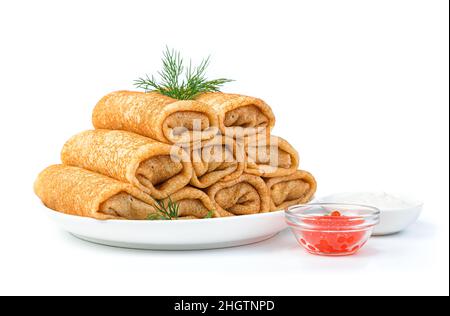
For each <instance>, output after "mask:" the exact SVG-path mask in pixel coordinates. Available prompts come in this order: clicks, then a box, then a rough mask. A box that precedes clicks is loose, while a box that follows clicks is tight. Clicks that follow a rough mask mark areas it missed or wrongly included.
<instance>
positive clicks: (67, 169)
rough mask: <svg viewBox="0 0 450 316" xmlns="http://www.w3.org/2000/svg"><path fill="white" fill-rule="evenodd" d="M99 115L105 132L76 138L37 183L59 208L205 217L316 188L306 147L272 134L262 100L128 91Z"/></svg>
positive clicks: (107, 100) (261, 208) (99, 215)
mask: <svg viewBox="0 0 450 316" xmlns="http://www.w3.org/2000/svg"><path fill="white" fill-rule="evenodd" d="M92 120H93V125H94V127H95V129H93V130H88V131H84V132H82V133H80V134H78V135H75V136H73V137H72V138H71V139H69V140H68V141H67V143H66V144H65V145H64V147H63V149H62V152H61V161H62V164H59V165H53V166H50V167H48V168H46V169H45V170H44V171H42V172H41V173H40V174H39V176H38V178H37V180H36V182H35V192H36V194H37V195H38V196H39V198H40V199H41V200H42V202H43V203H44V204H45V205H46V206H47V207H49V208H51V209H53V210H56V211H59V212H62V213H66V214H71V215H78V216H85V217H92V218H96V219H100V220H106V219H129V220H145V219H202V218H209V217H226V216H236V215H248V214H257V213H265V212H271V211H276V210H281V209H285V208H286V207H289V206H291V205H295V204H301V203H307V202H309V201H310V200H311V199H312V197H313V195H314V194H315V191H316V181H315V179H314V177H313V176H312V175H311V174H310V173H308V172H307V171H303V170H298V169H299V168H298V167H299V156H298V153H297V151H296V150H295V149H294V148H293V147H292V146H291V145H290V144H289V143H288V142H287V141H286V140H284V139H282V138H279V137H276V136H273V135H271V130H272V128H273V126H274V124H275V117H274V114H273V112H272V110H271V108H270V107H269V106H268V105H267V104H266V103H265V102H264V101H262V100H260V99H257V98H253V97H248V96H242V95H237V94H227V93H222V92H208V93H204V94H200V95H199V96H197V97H196V98H195V99H194V100H177V99H173V98H171V97H168V96H165V95H162V94H159V93H158V92H132V91H118V92H113V93H110V94H108V95H106V96H105V97H103V98H102V99H101V100H100V101H99V102H98V104H97V105H96V107H95V109H94V111H93V115H92ZM167 210H168V212H166V211H167ZM174 210H175V211H176V212H175V213H176V214H174V212H172V211H174ZM167 213H169V214H167Z"/></svg>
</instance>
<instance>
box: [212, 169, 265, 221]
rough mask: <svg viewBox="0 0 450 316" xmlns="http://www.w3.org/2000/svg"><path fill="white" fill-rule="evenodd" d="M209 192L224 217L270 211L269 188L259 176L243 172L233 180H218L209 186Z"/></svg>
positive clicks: (216, 207)
mask: <svg viewBox="0 0 450 316" xmlns="http://www.w3.org/2000/svg"><path fill="white" fill-rule="evenodd" d="M207 193H208V195H209V198H210V199H211V201H212V202H213V203H214V206H215V209H216V210H217V211H218V212H219V214H220V216H223V217H224V216H233V215H248V214H257V213H266V212H269V211H270V195H269V190H268V188H267V186H266V184H265V182H264V180H263V179H262V178H260V177H257V176H253V175H249V174H243V175H241V176H240V177H239V178H237V179H235V180H232V181H227V182H218V183H216V184H214V185H213V186H211V187H210V188H208V189H207Z"/></svg>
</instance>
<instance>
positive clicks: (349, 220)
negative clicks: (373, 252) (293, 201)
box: [286, 203, 380, 256]
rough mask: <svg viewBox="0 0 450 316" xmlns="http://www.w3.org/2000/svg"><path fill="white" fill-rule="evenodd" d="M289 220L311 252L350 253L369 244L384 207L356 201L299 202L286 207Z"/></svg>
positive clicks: (344, 254)
mask: <svg viewBox="0 0 450 316" xmlns="http://www.w3.org/2000/svg"><path fill="white" fill-rule="evenodd" d="M286 221H287V223H288V225H289V226H290V227H291V230H292V232H293V233H294V235H295V237H296V238H297V240H298V242H299V244H300V245H301V246H302V247H304V248H305V249H306V250H307V251H308V252H310V253H312V254H315V255H323V256H348V255H352V254H354V253H356V252H357V251H358V250H360V249H361V248H362V247H363V246H364V245H365V244H366V242H367V240H368V239H369V238H370V236H371V235H372V231H373V228H374V226H375V225H377V224H378V223H379V221H380V211H379V210H378V209H377V208H374V207H369V206H363V205H352V204H332V203H320V204H307V205H296V206H292V207H290V208H288V209H287V210H286Z"/></svg>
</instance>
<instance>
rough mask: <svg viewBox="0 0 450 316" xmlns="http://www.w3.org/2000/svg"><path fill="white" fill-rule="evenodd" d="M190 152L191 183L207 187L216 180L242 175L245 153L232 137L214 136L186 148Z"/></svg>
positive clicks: (230, 178) (228, 179)
mask: <svg viewBox="0 0 450 316" xmlns="http://www.w3.org/2000/svg"><path fill="white" fill-rule="evenodd" d="M187 150H188V151H190V153H191V162H192V167H193V170H194V172H193V174H192V178H191V185H193V186H195V187H197V188H207V187H209V186H211V185H213V184H214V183H216V182H218V181H230V180H234V179H236V178H238V177H239V176H241V175H242V173H243V172H244V168H245V155H244V151H243V148H242V147H239V148H238V146H237V143H236V142H235V141H234V139H233V138H230V137H225V136H216V137H215V138H213V139H211V140H206V141H203V142H199V143H195V144H192V145H190V147H189V148H187Z"/></svg>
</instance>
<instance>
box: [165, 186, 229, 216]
mask: <svg viewBox="0 0 450 316" xmlns="http://www.w3.org/2000/svg"><path fill="white" fill-rule="evenodd" d="M170 199H171V200H172V201H173V202H176V203H178V205H179V213H178V216H179V218H180V219H182V218H185V219H189V218H197V219H202V218H205V217H207V216H208V215H209V213H210V212H211V217H220V214H219V212H218V211H216V210H215V209H214V204H213V203H212V202H211V200H210V198H209V197H208V195H207V194H206V193H205V192H203V191H201V190H199V189H196V188H193V187H191V186H187V187H184V188H183V189H181V190H179V191H178V192H175V193H174V194H172V195H171V196H170ZM166 201H167V199H166Z"/></svg>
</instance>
